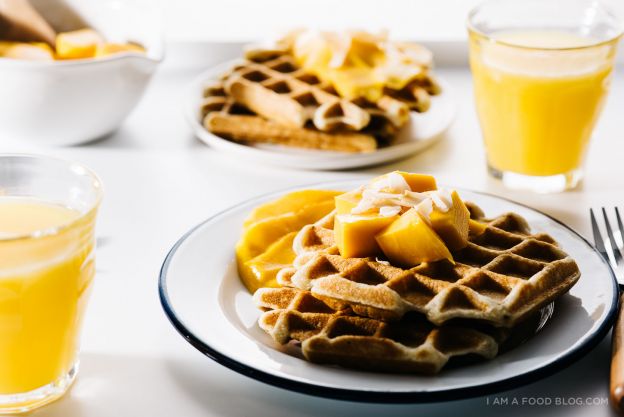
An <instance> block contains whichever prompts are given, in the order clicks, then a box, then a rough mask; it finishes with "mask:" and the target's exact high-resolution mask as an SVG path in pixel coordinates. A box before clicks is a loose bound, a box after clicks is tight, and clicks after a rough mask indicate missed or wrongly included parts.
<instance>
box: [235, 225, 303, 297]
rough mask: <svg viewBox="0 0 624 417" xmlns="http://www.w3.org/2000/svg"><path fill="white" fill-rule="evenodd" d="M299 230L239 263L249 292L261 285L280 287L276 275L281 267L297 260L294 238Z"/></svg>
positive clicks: (241, 275)
mask: <svg viewBox="0 0 624 417" xmlns="http://www.w3.org/2000/svg"><path fill="white" fill-rule="evenodd" d="M295 236H297V232H291V233H288V234H287V235H284V236H282V237H281V238H280V239H278V240H277V241H275V242H273V243H272V244H271V246H269V247H268V249H267V250H266V251H264V252H263V253H261V254H260V255H258V256H256V257H255V258H253V259H251V260H249V261H247V262H244V263H242V264H240V263H239V265H238V272H239V274H240V277H241V280H242V281H243V284H245V287H247V289H248V290H249V292H252V293H253V292H254V291H256V290H257V289H258V288H261V287H278V286H279V285H278V284H277V281H276V280H275V279H276V276H277V273H278V272H279V270H280V269H282V268H285V267H287V266H289V265H292V263H293V261H294V260H295V256H296V255H295V251H294V250H293V240H294V239H295Z"/></svg>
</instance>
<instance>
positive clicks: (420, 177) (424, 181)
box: [371, 171, 438, 193]
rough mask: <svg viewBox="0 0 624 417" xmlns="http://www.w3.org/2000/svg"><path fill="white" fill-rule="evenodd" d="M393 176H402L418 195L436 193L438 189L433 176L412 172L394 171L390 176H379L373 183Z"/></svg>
mask: <svg viewBox="0 0 624 417" xmlns="http://www.w3.org/2000/svg"><path fill="white" fill-rule="evenodd" d="M391 174H399V175H401V176H402V177H403V179H404V180H405V182H407V185H409V187H410V188H411V190H412V191H414V192H417V193H422V192H425V191H434V190H437V189H438V185H437V183H436V180H435V178H434V177H432V176H431V175H426V174H413V173H411V172H404V171H394V172H391V173H389V174H384V175H382V176H379V177H377V178H375V179H373V180H372V181H371V183H374V182H377V181H380V180H384V179H385V178H387V177H388V175H391Z"/></svg>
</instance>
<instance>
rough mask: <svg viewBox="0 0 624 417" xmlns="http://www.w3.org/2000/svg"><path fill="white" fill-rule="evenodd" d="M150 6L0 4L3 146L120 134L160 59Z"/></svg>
mask: <svg viewBox="0 0 624 417" xmlns="http://www.w3.org/2000/svg"><path fill="white" fill-rule="evenodd" d="M160 23H161V16H160V10H158V8H156V7H155V6H154V5H152V4H151V3H150V2H147V1H139V0H128V1H124V2H121V3H120V2H117V1H107V0H104V1H102V0H12V1H11V2H3V3H2V4H0V77H1V78H2V80H3V82H2V83H0V142H2V143H13V142H14V143H19V144H23V143H28V144H35V145H61V146H62V145H77V144H81V143H86V142H90V141H93V140H96V139H100V138H103V137H106V136H107V135H109V134H111V133H112V132H114V131H116V130H117V129H118V128H119V127H120V125H121V124H122V122H123V121H124V120H125V118H126V117H127V116H128V115H129V114H130V113H131V112H132V110H133V109H134V107H135V106H136V104H137V103H138V102H139V100H140V99H141V97H142V96H143V93H144V91H145V89H146V87H147V86H148V84H149V81H150V79H151V77H152V75H153V73H154V72H155V70H156V68H157V66H158V64H159V62H160V61H161V60H162V56H163V42H162V31H161V24H160Z"/></svg>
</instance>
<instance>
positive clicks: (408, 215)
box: [376, 208, 453, 267]
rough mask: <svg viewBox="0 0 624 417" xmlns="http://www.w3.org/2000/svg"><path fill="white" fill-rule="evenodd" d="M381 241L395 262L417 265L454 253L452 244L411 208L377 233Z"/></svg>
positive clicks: (380, 245) (392, 261) (449, 257)
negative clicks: (447, 245)
mask: <svg viewBox="0 0 624 417" xmlns="http://www.w3.org/2000/svg"><path fill="white" fill-rule="evenodd" d="M376 240H377V243H378V244H379V247H380V248H381V250H382V251H383V253H384V255H386V257H387V258H388V259H389V260H390V262H391V263H392V264H396V265H401V266H404V267H413V266H416V265H418V264H420V263H422V262H433V261H439V260H441V259H448V260H449V261H451V262H453V257H452V256H451V253H450V252H449V250H448V248H447V247H446V245H445V244H444V242H443V241H442V239H440V237H439V236H438V235H437V233H436V232H434V231H433V229H432V228H431V226H429V224H427V222H426V221H425V220H424V219H423V218H422V217H421V215H420V213H418V211H417V210H416V209H415V208H411V209H409V210H408V211H406V212H405V213H403V214H402V215H401V217H399V218H398V219H397V220H395V221H394V222H393V223H392V224H390V226H388V227H387V228H386V229H384V230H383V231H382V232H381V233H379V234H378V235H377V236H376Z"/></svg>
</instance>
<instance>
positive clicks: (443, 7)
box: [164, 0, 624, 41]
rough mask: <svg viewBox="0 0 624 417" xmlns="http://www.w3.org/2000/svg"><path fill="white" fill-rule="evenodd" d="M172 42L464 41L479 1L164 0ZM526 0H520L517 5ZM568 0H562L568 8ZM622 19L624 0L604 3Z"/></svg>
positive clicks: (604, 1) (612, 0)
mask: <svg viewBox="0 0 624 417" xmlns="http://www.w3.org/2000/svg"><path fill="white" fill-rule="evenodd" d="M164 1H165V7H166V12H165V17H166V18H165V21H166V32H167V38H168V40H170V41H189V40H192V41H197V40H203V41H249V40H255V39H259V38H266V37H267V36H270V35H272V34H277V33H282V32H284V31H286V30H288V29H292V28H293V27H311V28H320V29H328V28H329V29H339V28H352V27H353V28H362V29H373V30H378V29H389V30H390V31H391V34H392V36H393V37H395V38H401V39H416V40H421V41H431V40H461V39H464V38H465V37H466V31H465V20H466V16H467V14H468V12H469V11H470V9H472V8H473V7H474V6H475V5H477V4H478V3H480V0H219V1H216V0H164ZM517 1H522V0H517ZM565 3H566V0H561V4H562V7H565ZM603 3H605V4H606V5H608V6H609V7H611V8H612V9H613V10H614V11H615V12H616V13H617V15H618V17H620V18H621V19H624V1H622V0H603Z"/></svg>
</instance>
